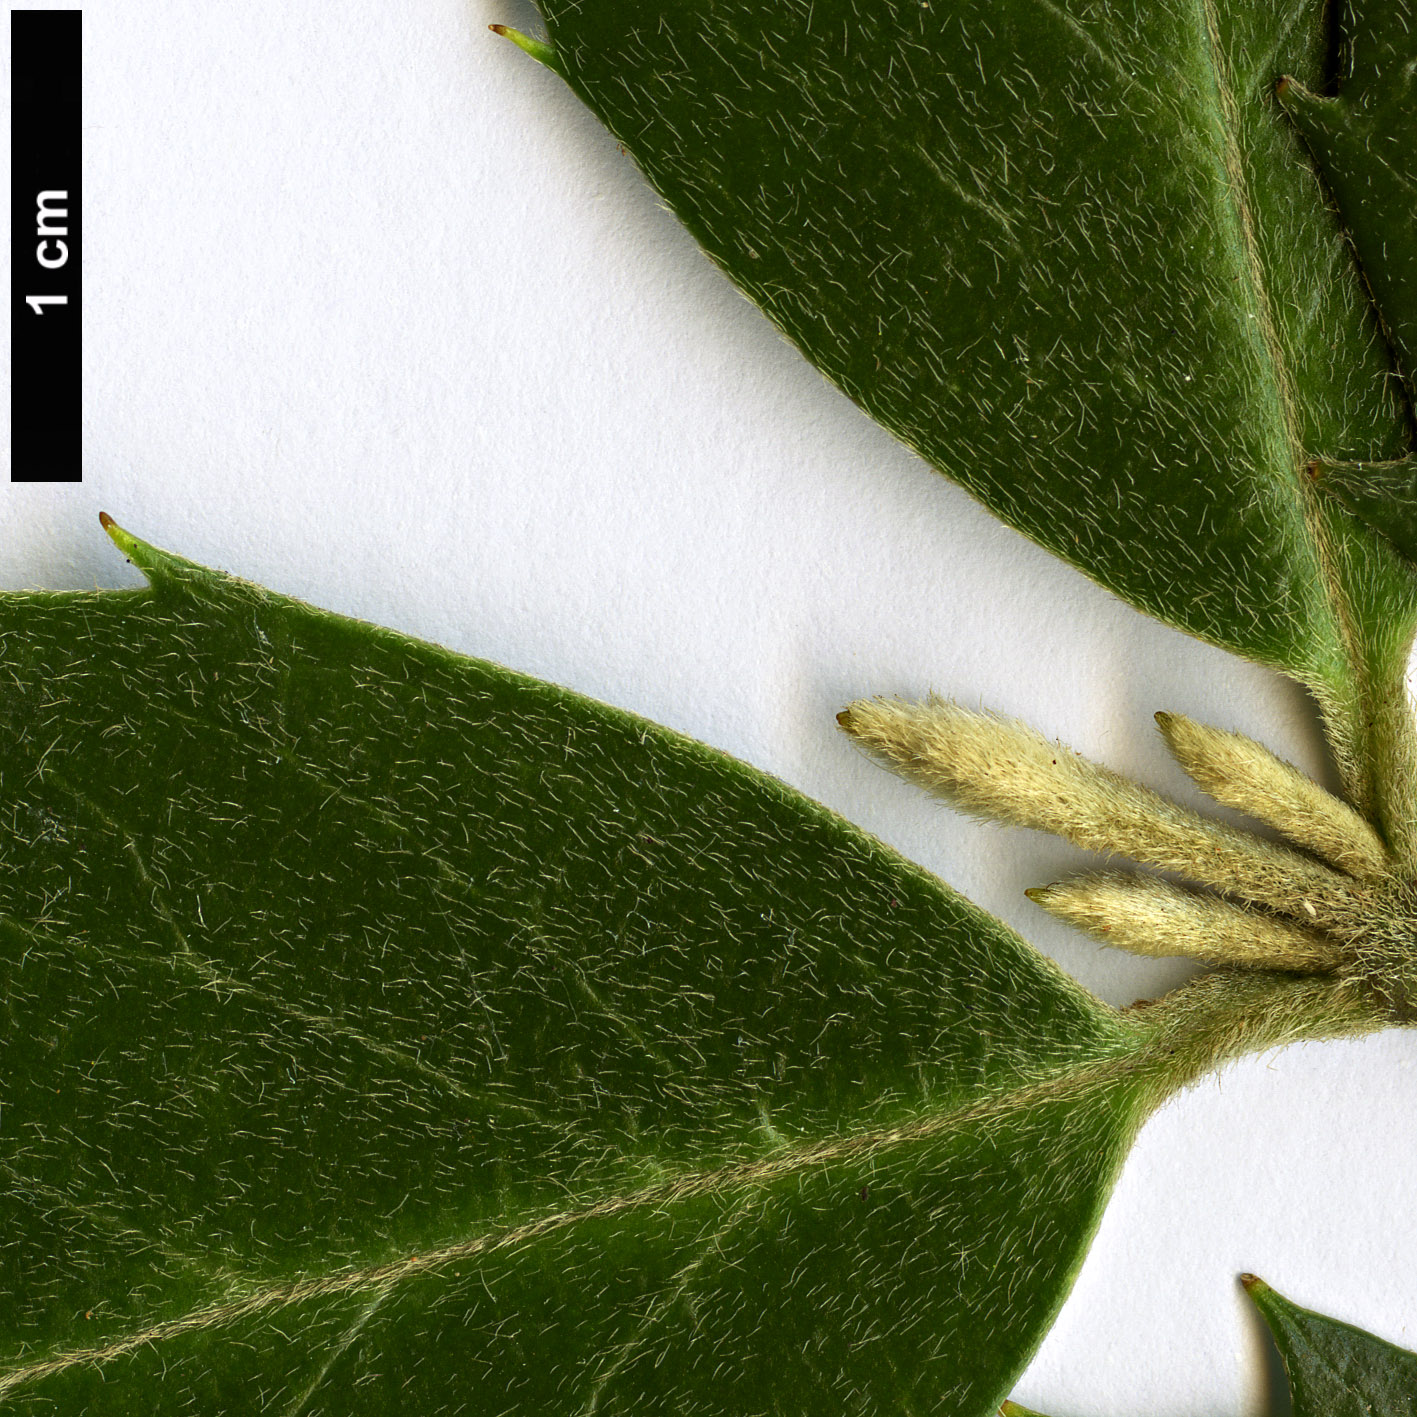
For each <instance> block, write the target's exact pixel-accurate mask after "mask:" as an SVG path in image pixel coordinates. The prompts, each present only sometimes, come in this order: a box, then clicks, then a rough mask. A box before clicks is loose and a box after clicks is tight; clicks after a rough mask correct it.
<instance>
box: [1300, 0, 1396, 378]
mask: <svg viewBox="0 0 1417 1417" xmlns="http://www.w3.org/2000/svg"><path fill="white" fill-rule="evenodd" d="M1344 8H1345V10H1346V11H1347V14H1346V15H1345V22H1346V24H1345V27H1346V30H1347V34H1346V36H1345V37H1346V40H1347V46H1348V50H1349V53H1348V56H1347V58H1348V69H1349V72H1348V73H1347V74H1346V75H1345V76H1344V78H1343V80H1342V83H1341V85H1340V87H1339V92H1338V95H1337V97H1334V98H1325V97H1322V96H1320V95H1318V94H1314V93H1310V92H1309V91H1308V90H1307V89H1306V88H1304V86H1303V85H1302V84H1300V83H1298V82H1296V81H1294V80H1292V79H1287V80H1285V81H1284V82H1283V83H1281V84H1280V86H1279V90H1278V93H1279V100H1280V102H1281V103H1282V104H1283V106H1284V110H1285V112H1286V113H1288V114H1289V116H1290V118H1292V119H1293V121H1294V126H1295V127H1296V128H1298V130H1299V131H1300V133H1302V134H1303V136H1304V142H1305V143H1306V144H1307V145H1308V147H1309V149H1310V150H1311V151H1312V152H1313V155H1314V158H1315V160H1316V161H1317V163H1318V167H1319V171H1320V172H1321V173H1322V174H1323V179H1324V183H1325V185H1326V186H1327V187H1328V189H1329V191H1330V192H1331V193H1332V195H1333V199H1334V201H1335V202H1336V204H1337V206H1338V210H1339V214H1340V217H1341V219H1342V222H1343V226H1344V229H1345V230H1346V231H1347V233H1348V238H1349V240H1350V241H1351V242H1352V243H1353V249H1354V252H1355V254H1356V255H1357V257H1358V261H1359V264H1360V265H1361V266H1362V269H1363V273H1364V275H1365V277H1366V278H1367V281H1368V284H1369V286H1370V287H1371V288H1372V292H1373V298H1374V301H1375V304H1376V306H1377V310H1378V314H1379V316H1380V318H1381V320H1382V323H1383V329H1384V333H1385V334H1386V335H1387V337H1388V339H1389V341H1390V342H1391V344H1392V346H1393V350H1394V353H1395V354H1396V355H1397V358H1398V365H1399V368H1400V369H1401V370H1402V372H1403V374H1404V375H1405V376H1406V378H1407V381H1408V388H1409V392H1417V383H1414V378H1417V238H1414V236H1413V232H1414V231H1417V23H1414V20H1413V15H1412V10H1411V8H1410V6H1407V5H1403V4H1393V3H1391V0H1348V3H1347V4H1346V5H1345V6H1344Z"/></svg>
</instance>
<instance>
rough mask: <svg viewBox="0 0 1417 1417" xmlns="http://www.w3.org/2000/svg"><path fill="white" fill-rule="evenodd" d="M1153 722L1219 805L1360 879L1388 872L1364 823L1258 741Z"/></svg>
mask: <svg viewBox="0 0 1417 1417" xmlns="http://www.w3.org/2000/svg"><path fill="white" fill-rule="evenodd" d="M1156 722H1157V726H1158V727H1159V728H1160V729H1161V735H1162V737H1163V738H1165V740H1166V746H1167V747H1168V748H1170V750H1171V753H1172V755H1173V756H1174V757H1175V759H1176V761H1177V762H1178V763H1180V765H1181V766H1182V767H1183V768H1184V769H1185V770H1186V772H1187V773H1188V774H1189V776H1190V777H1191V779H1192V780H1193V781H1194V782H1195V784H1196V786H1197V787H1199V788H1200V789H1201V790H1202V791H1203V792H1206V793H1208V794H1209V795H1210V796H1211V797H1214V798H1215V800H1216V801H1217V802H1220V803H1223V804H1224V805H1225V806H1227V807H1233V808H1235V809H1236V810H1237V811H1240V812H1244V813H1246V814H1247V815H1248V816H1251V817H1255V818H1257V819H1258V820H1259V821H1262V822H1267V823H1268V824H1269V825H1270V826H1272V827H1273V828H1274V829H1275V830H1276V831H1278V832H1279V833H1280V834H1281V835H1282V836H1284V837H1287V838H1288V839H1289V840H1290V841H1292V842H1293V843H1294V844H1295V845H1296V846H1302V847H1304V848H1305V849H1306V850H1308V851H1312V852H1313V853H1314V854H1315V855H1316V856H1320V857H1322V858H1323V859H1324V860H1325V861H1328V862H1330V863H1331V864H1332V865H1334V866H1337V867H1338V869H1339V870H1340V871H1346V872H1347V873H1348V874H1349V875H1350V876H1356V877H1357V878H1358V879H1359V880H1366V881H1377V880H1382V879H1384V878H1385V877H1386V876H1387V875H1388V874H1389V873H1390V871H1391V869H1392V868H1391V863H1390V861H1389V859H1388V852H1387V848H1386V847H1385V846H1384V845H1383V841H1382V838H1381V837H1380V836H1379V835H1378V833H1377V832H1376V831H1375V830H1374V829H1373V827H1372V826H1371V825H1370V824H1369V823H1368V822H1367V821H1365V820H1364V819H1363V817H1361V816H1360V815H1359V814H1358V813H1357V812H1355V811H1354V810H1353V808H1352V807H1350V806H1349V805H1348V804H1347V803H1346V802H1343V801H1341V800H1340V799H1339V798H1337V797H1335V796H1334V795H1333V794H1332V793H1331V792H1327V791H1325V790H1324V789H1323V788H1322V787H1320V786H1319V784H1318V783H1316V782H1315V781H1314V780H1313V779H1312V778H1311V777H1308V776H1306V775H1305V774H1304V773H1302V772H1300V771H1299V769H1298V768H1296V767H1293V766H1291V765H1290V764H1289V763H1286V762H1285V761H1284V760H1283V759H1282V758H1278V757H1276V756H1275V755H1274V754H1273V753H1271V752H1270V751H1269V749H1268V748H1266V747H1264V746H1263V745H1262V744H1259V743H1256V742H1255V741H1254V739H1253V738H1246V737H1244V736H1243V735H1242V734H1239V733H1227V732H1226V731H1225V730H1223V729H1220V728H1211V727H1210V726H1209V725H1207V724H1204V723H1196V722H1195V721H1194V720H1193V719H1189V718H1186V717H1184V716H1183V715H1181V714H1173V713H1158V714H1157V715H1156Z"/></svg>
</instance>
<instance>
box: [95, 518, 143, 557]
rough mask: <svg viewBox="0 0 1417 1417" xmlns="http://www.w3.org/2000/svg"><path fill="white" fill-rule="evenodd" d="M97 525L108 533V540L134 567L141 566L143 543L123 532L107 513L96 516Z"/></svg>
mask: <svg viewBox="0 0 1417 1417" xmlns="http://www.w3.org/2000/svg"><path fill="white" fill-rule="evenodd" d="M98 524H99V525H100V526H101V527H102V528H103V529H104V531H106V532H107V533H108V539H109V540H110V541H112V543H113V544H114V545H115V546H116V547H117V548H118V549H119V550H120V551H121V552H122V553H123V554H124V555H125V556H126V557H127V558H128V559H129V560H130V561H131V562H132V563H133V564H134V565H135V566H138V567H140V568H141V566H142V560H141V555H142V550H143V548H144V543H143V542H141V541H139V540H138V538H137V537H136V536H133V535H131V534H130V533H129V532H126V531H124V530H123V528H122V527H121V526H119V525H118V523H117V522H116V521H114V520H113V518H112V517H110V516H109V515H108V513H107V512H100V513H99V514H98Z"/></svg>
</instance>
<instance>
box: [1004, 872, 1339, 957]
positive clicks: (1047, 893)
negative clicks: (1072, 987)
mask: <svg viewBox="0 0 1417 1417" xmlns="http://www.w3.org/2000/svg"><path fill="white" fill-rule="evenodd" d="M1028 896H1029V899H1031V900H1034V901H1036V902H1037V903H1038V904H1039V905H1041V906H1042V907H1043V908H1044V910H1046V911H1048V912H1049V914H1051V915H1056V916H1057V917H1058V918H1059V919H1061V920H1066V921H1068V922H1069V924H1072V925H1076V926H1077V927H1078V928H1079V929H1082V930H1086V931H1087V933H1088V934H1089V935H1092V936H1094V937H1095V938H1097V939H1099V940H1101V941H1102V942H1103V943H1104V944H1107V945H1113V946H1115V947H1116V948H1117V949H1122V950H1130V951H1131V952H1132V953H1133V954H1140V955H1156V956H1160V957H1162V958H1169V957H1172V956H1175V955H1184V956H1185V957H1186V958H1188V959H1199V960H1204V961H1206V962H1207V963H1209V964H1237V965H1249V966H1252V967H1254V968H1257V969H1287V970H1293V971H1298V972H1300V973H1304V974H1327V973H1331V972H1333V971H1335V970H1337V969H1338V968H1339V967H1340V966H1341V965H1342V964H1343V962H1344V952H1343V950H1342V948H1341V947H1340V946H1339V944H1338V942H1337V941H1335V940H1333V939H1331V938H1330V937H1328V936H1326V935H1321V934H1319V933H1318V932H1317V931H1315V930H1306V929H1305V928H1304V927H1303V926H1302V925H1297V924H1295V923H1294V922H1292V921H1290V920H1282V919H1278V918H1276V917H1275V916H1272V915H1266V914H1264V913H1262V912H1261V911H1258V910H1250V909H1246V908H1245V907H1244V906H1240V905H1233V904H1231V902H1230V901H1228V900H1222V899H1220V898H1219V897H1218V896H1213V895H1202V894H1199V893H1198V892H1196V891H1188V890H1184V889H1182V888H1181V887H1180V886H1174V885H1172V884H1171V883H1170V882H1169V881H1164V880H1162V879H1161V878H1160V877H1158V876H1127V875H1122V874H1114V873H1099V874H1097V875H1091V876H1078V877H1075V878H1074V879H1072V880H1067V881H1060V882H1058V883H1057V884H1055V885H1051V886H1045V887H1043V888H1042V889H1040V890H1032V891H1029V892H1028Z"/></svg>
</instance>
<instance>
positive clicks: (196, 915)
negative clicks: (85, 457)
mask: <svg viewBox="0 0 1417 1417" xmlns="http://www.w3.org/2000/svg"><path fill="white" fill-rule="evenodd" d="M114 535H115V539H117V540H119V542H120V544H121V545H123V547H124V549H125V550H126V551H127V552H128V554H129V555H130V556H131V557H132V559H133V560H134V561H135V562H136V563H137V564H138V565H139V566H140V567H141V568H142V569H143V571H144V572H145V574H146V575H147V577H148V579H149V581H150V589H147V590H144V591H139V592H121V593H120V592H103V593H97V594H27V595H12V596H7V597H5V598H4V599H3V601H0V946H3V948H0V971H3V981H4V982H3V990H2V991H0V998H3V1000H4V1005H3V1012H0V1078H3V1087H4V1091H3V1096H0V1101H3V1109H0V1174H3V1183H0V1395H3V1396H4V1397H6V1398H7V1399H9V1400H12V1401H18V1402H19V1404H20V1406H21V1408H22V1409H23V1410H26V1411H35V1412H64V1413H72V1412H80V1411H82V1412H86V1413H90V1414H93V1413H108V1412H112V1413H127V1414H131V1413H133V1412H144V1413H167V1412H173V1413H176V1412H184V1413H210V1412H217V1411H228V1410H234V1408H235V1407H241V1408H242V1409H243V1410H268V1411H280V1412H283V1413H290V1414H295V1413H316V1412H319V1413H326V1414H332V1413H356V1412H371V1413H373V1412H377V1413H393V1412H408V1413H417V1414H420V1417H428V1415H429V1414H436V1413H479V1414H481V1413H489V1414H490V1413H525V1414H533V1413H534V1414H537V1417H542V1415H543V1414H548V1413H580V1412H585V1413H590V1412H623V1413H629V1412H634V1413H637V1414H639V1413H652V1412H674V1413H691V1412H693V1413H711V1412H712V1413H717V1412H722V1413H725V1414H726V1413H733V1414H735V1417H743V1414H751V1413H758V1412H762V1413H766V1412H774V1413H787V1412H821V1411H824V1410H831V1411H833V1412H843V1413H858V1412H859V1413H877V1412H882V1411H894V1410H921V1411H924V1410H938V1411H948V1412H950V1413H952V1414H955V1413H957V1414H967V1413H979V1414H983V1413H986V1412H988V1411H990V1410H992V1407H993V1406H994V1405H995V1404H997V1402H998V1401H999V1400H1000V1399H1001V1398H1002V1396H1003V1395H1004V1393H1005V1392H1006V1391H1007V1388H1008V1384H1009V1383H1010V1381H1011V1380H1012V1379H1013V1378H1014V1377H1015V1376H1016V1374H1017V1373H1018V1371H1019V1370H1020V1369H1021V1367H1022V1365H1023V1363H1024V1362H1025V1361H1026V1359H1027V1357H1028V1356H1029V1354H1030V1353H1031V1351H1032V1350H1033V1348H1034V1347H1035V1346H1036V1344H1037V1342H1038V1340H1039V1339H1040V1338H1041V1335H1042V1333H1043V1331H1044V1330H1045V1328H1046V1327H1047V1324H1048V1323H1049V1321H1050V1320H1051V1317H1052V1315H1053V1313H1054V1312H1055V1310H1056V1308H1057V1306H1058V1305H1059V1303H1060V1302H1061V1299H1062V1296H1063V1294H1064V1292H1065V1290H1066V1288H1067V1286H1068V1283H1069V1281H1070V1279H1071V1276H1072V1274H1073V1272H1074V1271H1075V1269H1076V1266H1077V1265H1078V1263H1079V1261H1080V1257H1081V1252H1082V1250H1083V1248H1084V1246H1085V1244H1086V1242H1087V1239H1088V1238H1089V1236H1090V1234H1091V1232H1092V1230H1093V1227H1094V1225H1095V1223H1096V1220H1097V1217H1098V1213H1099V1209H1100V1206H1101V1204H1102V1201H1103V1198H1104V1197H1105V1194H1106V1192H1107V1191H1108V1189H1109V1187H1110V1184H1111V1181H1112V1178H1113V1176H1114V1173H1115V1171H1116V1169H1117V1167H1118V1165H1119V1163H1120V1158H1121V1155H1122V1154H1123V1151H1124V1150H1125V1147H1126V1145H1127V1143H1128V1141H1129V1139H1130V1137H1131V1135H1132V1133H1133V1131H1134V1129H1135V1127H1136V1125H1137V1123H1138V1120H1139V1117H1140V1116H1141V1114H1142V1112H1143V1111H1144V1110H1145V1108H1146V1106H1148V1105H1149V1103H1150V1102H1151V1101H1152V1100H1154V1094H1155V1090H1156V1089H1155V1087H1154V1085H1153V1083H1152V1082H1149V1081H1148V1076H1149V1074H1148V1066H1147V1058H1146V1049H1147V1047H1149V1046H1153V1044H1154V1040H1152V1039H1151V1037H1150V1035H1148V1034H1147V1032H1146V1026H1145V1025H1144V1024H1142V1023H1140V1022H1138V1021H1137V1020H1136V1018H1134V1017H1130V1016H1123V1015H1120V1014H1118V1013H1116V1012H1115V1011H1113V1010H1112V1009H1110V1008H1108V1007H1106V1006H1104V1005H1101V1004H1099V1003H1098V1002H1097V1001H1096V1000H1094V999H1093V998H1092V997H1091V996H1089V995H1088V994H1086V993H1085V992H1084V991H1082V990H1081V989H1080V988H1078V987H1077V986H1076V985H1075V984H1073V983H1072V982H1071V981H1069V980H1068V979H1067V978H1065V977H1064V976H1063V975H1061V974H1060V973H1059V972H1058V971H1057V970H1056V969H1055V968H1054V967H1052V966H1051V965H1050V964H1049V963H1048V962H1047V961H1045V960H1044V959H1043V958H1042V957H1041V956H1039V955H1038V954H1037V953H1036V952H1035V951H1033V950H1032V949H1031V948H1030V947H1029V946H1027V945H1026V944H1025V943H1024V942H1022V941H1021V940H1019V939H1018V938H1017V937H1016V936H1014V935H1013V934H1012V933H1011V932H1009V931H1008V930H1007V929H1006V928H1005V927H1003V926H1002V925H1001V924H999V923H998V922H997V921H994V920H993V919H991V918H989V917H987V916H986V915H984V914H982V913H981V912H980V911H978V910H977V909H975V908H973V907H971V906H970V905H969V904H968V903H967V902H964V901H962V900H961V899H960V898H959V897H958V896H956V895H954V894H952V893H951V892H950V891H949V890H948V889H946V888H945V887H943V886H942V885H941V884H940V883H938V882H937V881H936V880H934V879H933V878H931V877H929V876H928V875H926V874H925V873H923V872H922V871H920V870H919V869H918V868H916V867H913V866H911V865H910V864H908V863H907V862H905V861H903V860H901V859H900V858H899V857H897V856H895V855H894V854H893V853H891V852H890V851H888V850H886V849H885V848H883V847H882V846H880V845H879V844H878V843H876V842H874V841H873V840H871V839H869V838H868V837H866V836H864V835H863V834H861V833H860V832H858V831H856V830H854V829H853V828H851V827H850V826H849V825H847V824H845V823H844V822H842V821H841V820H839V819H837V818H835V817H834V816H832V815H831V814H829V813H827V812H826V811H824V810H823V809H821V808H819V807H816V806H814V805H813V804H811V803H809V802H807V801H806V800H804V799H803V798H801V797H799V796H798V795H797V794H796V793H794V792H792V791H790V790H789V789H787V788H785V787H784V786H782V785H781V784H779V783H777V782H775V781H774V780H772V779H770V778H768V777H766V776H764V775H763V774H761V773H759V772H757V771H755V770H753V769H751V768H749V767H747V766H745V765H743V764H741V763H738V762H735V761H733V760H731V759H728V758H726V757H724V756H722V755H721V754H718V753H715V752H713V751H711V750H710V749H707V748H704V747H702V746H700V745H698V744H695V743H692V742H689V741H687V740H684V739H682V738H679V737H677V736H675V735H673V734H671V733H669V732H667V731H665V730H663V729H659V728H656V727H654V726H652V725H650V724H648V723H645V722H643V721H640V720H637V719H635V718H633V717H631V716H630V715H627V714H625V713H622V712H619V711H617V710H614V709H610V708H606V707H604V706H602V705H599V704H595V703H592V702H590V701H588V700H585V699H582V698H579V697H577V696H576V695H574V694H571V693H568V692H565V691H563V690H560V689H556V688H553V687H551V686H548V685H546V684H542V683H538V682H535V681H532V680H529V679H524V678H521V677H519V676H517V675H514V674H511V673H509V672H507V671H505V670H502V669H500V668H497V667H495V666H492V665H489V664H485V663H481V662H477V661H473V660H468V659H463V658H461V657H458V656H456V655H453V654H450V653H448V652H446V651H443V650H440V649H437V648H434V647H431V646H428V645H425V644H420V643H416V642H414V641H411V640H407V639H404V638H402V637H400V636H398V635H395V634H393V633H391V632H387V631H382V630H378V629H374V628H371V627H369V626H366V625H361V624H358V623H355V622H352V621H348V620H344V619H340V618H338V617H336V616H333V615H328V614H325V613H322V612H319V611H316V610H312V609H310V608H308V607H306V606H303V605H300V604H298V603H296V602H293V601H290V600H287V599H283V598H281V597H279V596H276V595H272V594H269V593H267V592H265V591H263V590H260V589H258V588H256V587H254V586H251V585H249V584H246V583H243V582H240V581H236V580H233V579H231V578H229V577H226V576H222V575H218V574H215V573H213V572H209V571H206V570H203V569H201V568H200V567H197V566H194V565H191V564H189V563H187V562H185V561H181V560H179V559H177V558H175V557H171V556H168V555H166V554H165V553H162V552H158V551H155V550H153V549H152V548H150V547H148V546H145V545H144V544H142V543H141V542H136V541H133V540H132V539H131V538H128V537H127V536H126V535H125V534H123V533H121V532H116V531H115V533H114ZM238 1394H239V1395H240V1401H239V1402H238V1401H237V1396H236V1395H238ZM253 1394H255V1395H257V1396H259V1403H260V1406H259V1409H258V1408H257V1403H256V1399H255V1397H254V1396H253Z"/></svg>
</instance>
